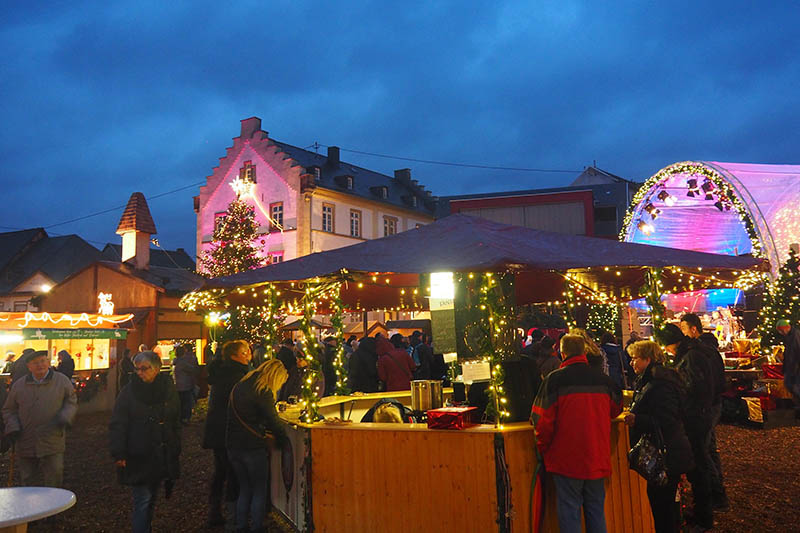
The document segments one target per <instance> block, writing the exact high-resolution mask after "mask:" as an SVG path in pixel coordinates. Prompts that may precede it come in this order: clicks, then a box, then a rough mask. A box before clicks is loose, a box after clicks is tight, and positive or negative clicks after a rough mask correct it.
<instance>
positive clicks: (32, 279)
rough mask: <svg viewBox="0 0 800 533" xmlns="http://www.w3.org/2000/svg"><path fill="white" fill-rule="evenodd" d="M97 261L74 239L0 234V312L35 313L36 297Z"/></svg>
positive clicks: (32, 232)
mask: <svg viewBox="0 0 800 533" xmlns="http://www.w3.org/2000/svg"><path fill="white" fill-rule="evenodd" d="M98 259H100V252H99V251H98V250H97V248H95V247H94V246H92V245H91V244H89V243H88V242H86V241H85V240H83V239H81V238H80V237H78V236H77V235H62V236H57V237H51V236H49V235H48V234H47V232H46V231H45V230H44V229H42V228H33V229H27V230H21V231H11V232H7V233H0V311H16V312H24V311H37V310H38V305H37V302H38V298H37V297H38V296H40V295H42V294H46V293H47V291H49V290H50V288H51V287H53V286H54V285H57V284H58V283H61V282H62V281H63V280H64V279H66V278H67V277H69V276H70V275H72V274H73V273H75V272H77V271H78V270H80V269H82V268H83V267H85V266H86V265H88V264H90V263H92V262H93V261H97V260H98Z"/></svg>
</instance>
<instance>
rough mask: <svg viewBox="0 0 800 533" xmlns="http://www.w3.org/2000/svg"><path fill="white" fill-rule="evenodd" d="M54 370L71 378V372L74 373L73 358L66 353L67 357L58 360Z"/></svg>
mask: <svg viewBox="0 0 800 533" xmlns="http://www.w3.org/2000/svg"><path fill="white" fill-rule="evenodd" d="M56 371H57V372H61V373H62V374H64V375H65V376H67V377H68V378H70V379H72V374H74V373H75V360H74V359H72V357H71V356H69V355H68V356H67V357H65V358H64V360H63V361H60V362H59V363H58V366H57V367H56Z"/></svg>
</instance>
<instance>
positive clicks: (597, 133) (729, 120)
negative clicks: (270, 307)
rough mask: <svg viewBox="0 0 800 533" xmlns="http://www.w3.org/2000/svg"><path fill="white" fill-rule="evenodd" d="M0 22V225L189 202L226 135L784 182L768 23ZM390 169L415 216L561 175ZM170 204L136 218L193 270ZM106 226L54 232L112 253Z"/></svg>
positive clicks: (33, 12)
mask: <svg viewBox="0 0 800 533" xmlns="http://www.w3.org/2000/svg"><path fill="white" fill-rule="evenodd" d="M6 12H7V16H4V18H3V20H2V21H0V45H2V47H3V49H4V51H5V52H6V54H5V58H4V62H3V64H2V66H0V93H2V94H3V95H4V96H3V98H2V99H0V111H1V112H2V113H3V116H4V127H3V128H0V157H2V158H3V159H2V160H3V162H4V165H3V170H2V185H3V190H4V193H5V195H6V197H7V198H9V201H8V202H7V203H6V205H7V208H6V209H5V210H4V213H3V215H2V216H1V217H0V225H3V226H15V227H32V226H46V225H48V224H52V223H56V222H60V221H63V220H68V219H70V218H75V217H76V216H81V215H84V214H89V213H92V212H96V211H100V210H102V209H104V208H106V207H107V206H115V205H124V204H125V202H126V201H127V198H128V196H129V195H130V193H131V192H134V191H141V192H144V193H145V194H146V195H148V196H153V195H157V194H160V193H163V192H166V191H169V190H172V189H176V188H179V187H182V186H185V185H189V184H192V183H196V182H200V181H202V180H203V179H204V178H205V176H207V175H209V174H210V173H211V171H212V169H213V167H214V166H216V165H217V162H218V158H219V157H221V156H223V155H224V153H225V148H227V147H228V146H229V145H230V143H231V138H232V137H234V136H235V135H237V134H238V131H239V126H238V125H239V120H241V119H243V118H246V117H249V116H253V115H256V116H259V117H261V118H262V121H263V127H264V129H266V130H268V131H269V132H270V134H271V135H272V136H273V137H275V138H277V139H279V140H281V141H284V142H288V143H291V144H295V145H298V146H301V147H305V146H309V145H311V144H312V143H314V142H315V141H318V142H321V143H323V144H328V145H334V144H335V145H339V146H341V147H342V148H345V149H347V148H349V149H356V150H363V151H369V152H375V153H383V154H394V155H399V156H404V157H414V158H421V159H432V160H443V161H451V162H463V163H473V164H488V165H500V166H509V167H525V168H531V167H534V168H555V169H575V170H580V169H581V168H582V167H583V166H585V165H588V164H591V162H592V161H593V160H597V163H598V165H599V166H600V167H601V168H604V169H607V170H609V171H611V172H613V173H615V174H619V175H622V176H626V177H630V178H638V179H644V178H646V177H648V176H649V175H651V174H653V173H655V172H656V171H657V170H658V169H660V168H662V167H664V166H666V165H669V164H671V163H673V162H675V161H678V160H683V159H689V158H698V159H712V160H734V161H743V160H746V161H754V162H769V163H798V161H797V155H796V146H797V145H798V141H800V133H798V132H797V128H796V127H795V124H796V123H797V120H796V119H797V115H798V111H796V109H797V106H796V96H795V93H796V91H795V89H794V88H795V87H797V85H798V82H799V81H800V79H799V78H800V63H799V61H800V60H799V59H798V58H800V53H799V52H800V49H799V48H800V41H798V40H797V39H796V38H795V29H794V28H796V26H797V22H798V19H799V18H800V16H798V13H797V12H796V10H794V9H786V8H785V7H784V6H783V5H781V4H780V3H766V4H764V3H762V4H758V5H750V4H748V3H735V2H734V3H730V2H725V3H723V2H702V3H689V2H671V3H605V4H604V3H589V2H579V1H565V2H559V3H558V4H553V5H552V6H551V5H543V4H542V3H531V2H497V3H488V4H487V3H485V2H475V1H462V2H455V1H450V2H422V3H417V4H408V3H405V4H392V3H388V4H387V3H385V2H377V1H374V2H371V1H359V2H348V3H311V2H290V1H277V2H269V3H264V2H258V1H249V2H235V3H232V4H231V3H228V4H221V3H218V2H209V1H206V2H191V3H188V2H173V3H167V4H165V3H163V2H137V3H135V4H131V3H123V4H118V5H117V4H115V5H108V4H107V3H102V2H82V3H81V2H50V3H44V4H43V3H30V2H14V3H11V4H9V6H8V7H7V9H6ZM343 157H345V158H347V159H348V160H350V161H351V162H353V163H356V164H359V165H362V166H367V167H369V168H373V169H376V170H379V171H382V172H385V173H389V174H390V173H391V171H392V170H393V169H395V168H402V167H406V166H411V167H412V171H413V173H414V176H415V178H417V179H419V180H420V181H421V183H423V184H425V185H426V187H427V188H428V189H430V190H432V191H433V192H434V194H437V195H448V194H462V193H470V192H483V191H490V190H494V191H497V190H513V189H527V188H534V187H553V186H563V185H567V184H568V183H569V182H570V181H571V180H572V178H573V176H572V175H569V174H547V173H541V174H540V173H522V172H512V171H488V170H479V169H469V168H457V167H442V166H435V165H425V164H417V163H414V164H412V163H409V162H404V161H393V160H386V159H381V158H374V157H368V156H360V155H356V154H353V153H350V152H346V151H345V152H343ZM194 194H196V191H193V190H188V191H184V192H181V193H176V194H174V195H169V196H165V197H162V198H158V199H155V200H153V202H152V204H151V208H152V209H153V213H154V216H155V217H156V223H157V226H158V228H159V230H160V231H161V232H162V233H161V234H160V235H159V238H160V240H161V243H162V245H163V246H166V247H177V246H182V247H184V248H187V249H190V250H191V249H193V248H194V224H195V220H194V213H193V211H192V207H191V197H192V196H193V195H194ZM118 216H119V215H118V214H111V215H104V216H103V217H97V218H94V219H88V220H87V221H84V222H80V223H74V224H70V225H66V226H59V227H58V230H59V231H63V232H75V233H79V234H81V235H84V236H86V237H89V238H96V239H98V240H108V241H111V242H117V241H118V237H117V236H116V235H114V233H113V232H114V230H115V228H116V220H115V219H116V218H118Z"/></svg>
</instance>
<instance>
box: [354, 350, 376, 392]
mask: <svg viewBox="0 0 800 533" xmlns="http://www.w3.org/2000/svg"><path fill="white" fill-rule="evenodd" d="M348 385H349V386H350V390H352V391H353V392H378V353H377V351H376V342H375V339H374V338H372V337H364V338H363V339H361V340H360V341H359V342H358V348H356V351H355V352H353V355H351V356H350V376H349V380H348Z"/></svg>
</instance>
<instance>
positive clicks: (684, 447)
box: [630, 363, 694, 480]
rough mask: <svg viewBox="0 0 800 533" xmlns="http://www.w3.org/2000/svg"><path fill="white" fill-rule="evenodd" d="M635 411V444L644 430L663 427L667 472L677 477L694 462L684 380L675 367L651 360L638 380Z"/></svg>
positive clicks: (632, 437)
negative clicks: (685, 421) (685, 423)
mask: <svg viewBox="0 0 800 533" xmlns="http://www.w3.org/2000/svg"><path fill="white" fill-rule="evenodd" d="M635 387H636V388H635V391H634V393H633V405H632V406H631V413H633V414H635V415H636V419H635V421H634V425H633V427H631V430H630V437H631V446H632V445H634V444H636V443H637V442H638V441H639V438H640V437H641V436H642V433H645V432H649V433H650V434H651V435H655V434H656V428H659V429H660V430H661V435H662V436H663V438H664V445H665V447H666V449H667V458H666V459H667V460H666V463H667V473H668V474H669V477H670V479H673V480H674V479H676V478H677V477H678V476H680V475H681V474H683V473H686V472H688V471H690V470H691V469H692V468H693V466H694V457H693V456H692V448H691V446H690V445H689V439H688V438H687V437H686V429H685V428H684V426H683V415H682V410H683V404H684V402H685V399H684V398H685V394H686V392H685V390H684V386H683V382H682V380H681V378H680V376H679V375H678V373H677V372H675V371H674V370H673V369H671V368H665V367H664V366H662V365H660V364H657V363H651V364H650V366H648V367H647V369H646V370H645V371H644V373H643V374H642V375H641V376H640V377H639V379H637V380H636V385H635Z"/></svg>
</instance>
